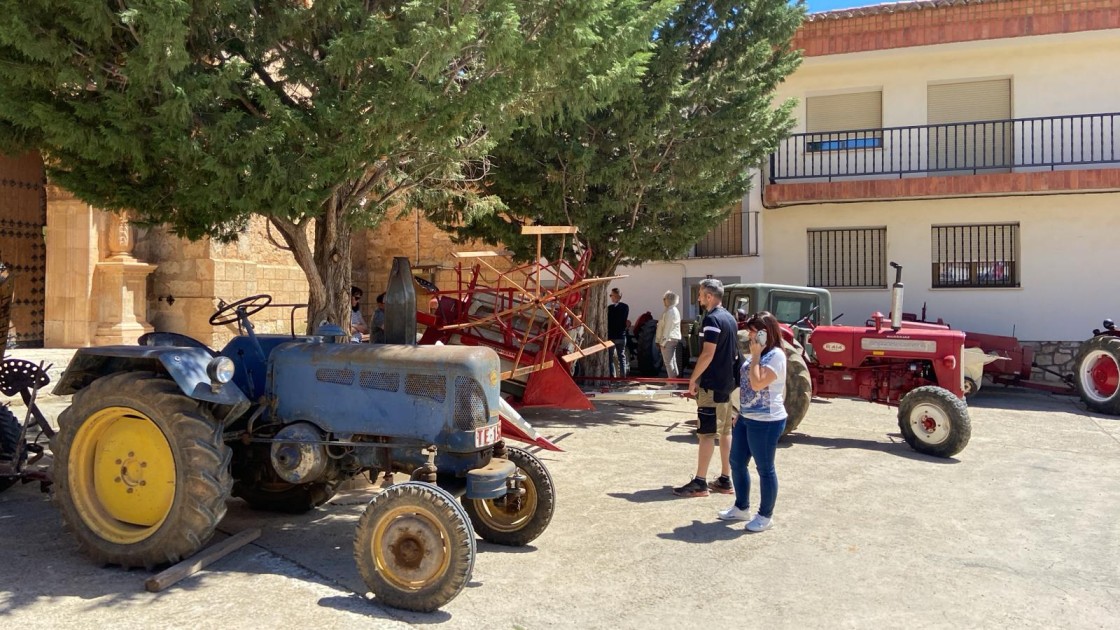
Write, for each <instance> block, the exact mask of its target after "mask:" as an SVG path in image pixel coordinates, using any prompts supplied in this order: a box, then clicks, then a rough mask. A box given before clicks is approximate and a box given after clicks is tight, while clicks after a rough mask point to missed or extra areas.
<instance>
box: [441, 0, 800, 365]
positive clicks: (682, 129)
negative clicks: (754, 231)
mask: <svg viewBox="0 0 1120 630" xmlns="http://www.w3.org/2000/svg"><path fill="white" fill-rule="evenodd" d="M803 16H804V7H803V5H802V4H801V3H798V4H796V5H790V4H789V3H788V2H787V0H749V1H747V2H742V1H741V0H740V1H732V0H720V1H714V2H703V1H695V2H692V1H688V0H686V1H685V2H683V3H681V4H680V5H679V6H678V7H677V8H676V9H675V11H674V12H673V13H672V14H671V16H670V17H669V19H668V20H667V21H666V22H665V23H664V24H662V25H661V26H660V27H659V28H657V29H656V31H654V33H653V51H654V52H653V58H652V59H651V60H650V62H649V68H648V71H647V72H646V73H645V75H644V77H643V79H642V80H641V82H640V83H637V84H635V85H633V86H630V87H628V88H625V89H624V90H623V91H622V92H621V93H620V95H619V97H618V98H617V99H615V100H613V101H612V102H611V103H610V104H609V105H607V106H604V107H602V108H600V109H598V110H596V111H594V112H592V113H590V114H588V115H586V116H582V117H563V116H555V117H552V118H550V119H548V120H547V121H546V122H545V123H544V124H543V125H539V126H533V127H527V128H524V129H522V130H520V131H518V132H517V133H515V134H514V135H513V136H512V137H511V138H510V139H509V140H508V141H506V142H503V143H501V144H500V145H499V146H498V147H497V148H496V149H495V152H494V158H493V159H494V169H493V171H492V173H491V174H490V176H489V177H488V178H486V180H485V182H484V186H483V189H484V191H485V192H486V193H489V194H491V195H493V196H496V197H499V198H501V199H502V200H503V201H504V202H505V207H504V208H498V209H495V211H493V212H490V213H488V214H478V213H472V212H470V211H467V210H466V209H464V208H462V207H455V206H449V207H447V208H445V209H443V211H442V212H437V213H436V214H435V215H434V216H435V217H436V218H437V221H438V222H439V223H441V224H442V226H443V227H445V228H446V229H450V230H454V231H455V232H456V234H457V235H458V237H460V238H464V239H466V238H481V239H484V240H489V241H491V242H494V241H500V242H502V243H505V244H506V245H507V247H509V248H510V249H511V250H512V251H514V252H515V254H517V255H519V256H521V257H523V258H531V257H532V256H531V254H532V249H531V248H532V246H533V243H532V242H529V241H527V240H526V239H524V238H522V237H520V236H519V230H520V226H521V225H523V224H532V223H539V224H564V225H575V226H578V227H579V230H580V233H579V239H580V241H581V242H582V244H583V245H584V246H586V247H590V248H591V250H592V252H593V256H592V260H591V270H590V271H591V273H592V274H594V275H599V276H609V275H613V274H614V272H615V270H616V269H617V268H618V266H619V265H639V264H642V263H644V262H647V261H653V260H672V259H674V258H679V257H680V256H682V255H684V254H685V253H686V252H687V251H688V250H689V248H690V247H692V246H693V244H695V243H696V242H697V241H698V240H700V239H701V238H702V237H703V236H704V235H705V234H706V233H707V232H709V231H710V230H711V229H712V228H714V227H715V226H717V225H719V223H720V222H721V221H722V220H723V219H725V218H726V217H727V216H728V214H729V212H730V211H731V208H732V207H733V206H737V205H738V202H739V201H740V200H741V199H742V197H743V195H744V194H746V193H747V191H748V189H749V186H750V169H751V168H752V167H755V166H758V165H760V164H761V163H762V161H763V160H764V159H765V157H766V156H767V155H768V154H769V153H771V152H772V151H773V150H774V148H775V147H776V146H777V143H778V141H779V140H780V139H781V138H782V136H783V135H784V134H785V133H786V132H788V130H789V129H790V127H791V126H792V124H793V119H792V116H791V109H792V105H793V104H792V103H788V102H787V103H783V104H780V105H778V106H775V105H774V103H773V100H772V93H773V91H774V89H775V87H776V86H777V85H778V84H779V83H780V82H781V81H782V80H783V79H784V78H785V77H786V76H788V75H789V74H790V73H791V72H792V71H793V70H794V69H795V68H796V67H797V65H798V64H799V63H800V54H799V52H798V51H794V50H792V49H791V47H790V40H791V39H792V37H793V35H794V33H795V31H796V30H797V28H798V27H799V26H800V24H801V21H802V19H803ZM588 302H589V303H588V306H587V307H586V308H585V309H584V313H585V314H586V316H587V318H588V324H589V326H590V327H591V328H592V329H593V330H595V331H597V332H598V333H599V335H600V336H601V337H604V338H605V336H606V335H605V331H606V321H605V319H606V318H605V312H606V286H604V285H598V286H596V287H595V288H594V289H593V290H592V291H591V293H590V297H589V300H588ZM600 360H601V357H600ZM600 367H601V366H600Z"/></svg>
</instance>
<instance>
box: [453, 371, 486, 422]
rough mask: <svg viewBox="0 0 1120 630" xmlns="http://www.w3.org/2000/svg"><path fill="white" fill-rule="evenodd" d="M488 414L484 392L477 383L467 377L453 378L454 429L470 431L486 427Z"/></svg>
mask: <svg viewBox="0 0 1120 630" xmlns="http://www.w3.org/2000/svg"><path fill="white" fill-rule="evenodd" d="M489 416H490V414H489V413H488V410H487V408H486V392H484V391H483V390H482V386H481V385H479V384H478V381H476V380H474V379H473V378H470V377H468V376H456V377H455V428H457V429H459V430H460V431H470V430H472V429H477V428H479V427H484V426H486V423H487V422H488V421H489Z"/></svg>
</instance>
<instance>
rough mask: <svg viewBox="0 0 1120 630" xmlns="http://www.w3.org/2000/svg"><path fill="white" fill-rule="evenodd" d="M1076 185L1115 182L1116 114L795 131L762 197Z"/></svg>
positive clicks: (940, 193)
mask: <svg viewBox="0 0 1120 630" xmlns="http://www.w3.org/2000/svg"><path fill="white" fill-rule="evenodd" d="M962 176H963V177H962ZM1083 190H1120V113H1106V114H1076V115H1070V116H1046V117H1036V118H1012V119H1007V120H988V121H976V122H965V123H952V124H939V125H912V126H908V127H885V128H881V129H858V130H851V131H837V132H826V133H799V134H793V135H791V136H790V137H788V138H786V139H785V140H783V141H782V143H781V145H780V146H779V148H778V150H777V151H775V152H774V153H773V154H771V156H770V173H769V185H767V186H766V189H765V191H764V195H765V201H766V205H768V206H771V207H773V206H780V205H790V204H795V203H829V202H833V201H854V200H860V199H889V198H907V197H910V198H913V197H954V196H972V195H1003V194H1041V193H1048V192H1066V191H1083Z"/></svg>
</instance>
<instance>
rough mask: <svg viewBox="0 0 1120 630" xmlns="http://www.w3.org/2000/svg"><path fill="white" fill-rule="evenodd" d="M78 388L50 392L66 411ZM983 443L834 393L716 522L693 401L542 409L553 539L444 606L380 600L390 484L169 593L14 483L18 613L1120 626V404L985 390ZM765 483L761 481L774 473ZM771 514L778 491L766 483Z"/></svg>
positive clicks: (8, 532) (360, 492)
mask: <svg viewBox="0 0 1120 630" xmlns="http://www.w3.org/2000/svg"><path fill="white" fill-rule="evenodd" d="M65 403H66V401H65V400H64V399H61V400H59V399H56V400H51V401H47V402H46V403H45V404H46V406H47V411H48V414H49V415H52V416H53V415H56V414H57V412H58V411H59V410H60V409H61V408H62V407H63V405H64V404H65ZM970 411H971V416H972V422H973V433H972V442H971V443H970V444H969V446H968V447H967V448H966V449H965V450H964V451H963V452H962V453H961V454H960V455H959V456H958V457H957V458H955V459H951V460H941V459H935V458H930V457H926V456H922V455H919V454H917V453H915V452H913V451H912V450H910V448H909V447H908V446H907V445H906V444H905V443H904V442H903V441H902V439H901V437H900V436H899V435H898V428H897V424H896V420H895V410H894V409H890V408H887V407H882V406H878V405H871V404H868V403H862V402H858V401H847V400H834V401H822V400H816V401H814V403H813V405H812V407H811V408H810V412H809V415H808V417H807V418H806V420H805V421H804V423H803V424H802V427H801V429H800V431H799V433H798V434H796V435H794V436H792V437H791V439H789V440H788V441H787V442H785V443H784V444H783V445H782V447H781V448H780V449H779V453H778V457H777V465H778V472H779V476H780V479H781V494H780V496H779V499H778V507H777V511H776V513H775V521H776V523H777V525H776V527H775V528H774V529H773V530H771V531H768V532H765V533H762V534H748V533H746V532H745V531H744V530H743V526H742V523H737V524H727V523H723V522H720V521H718V520H716V518H715V513H716V511H717V510H719V509H721V508H723V507H726V506H727V505H728V504H729V503H730V498H729V497H726V496H722V495H713V496H711V497H708V498H696V499H678V498H676V497H674V496H673V495H672V494H671V493H670V491H669V488H670V487H671V486H673V485H679V484H681V483H683V482H684V481H686V480H687V479H688V477H689V475H690V473H691V470H692V468H693V467H694V465H695V464H694V461H695V455H696V446H695V438H694V437H693V436H692V435H691V434H690V432H689V430H688V428H687V427H685V426H684V425H683V424H682V423H683V421H684V420H687V419H689V418H691V417H693V408H692V406H691V405H690V404H689V403H688V402H686V401H679V400H678V401H670V402H658V403H646V404H639V403H635V404H630V403H626V404H611V403H600V404H599V409H598V410H597V411H594V412H579V413H571V412H556V411H548V412H544V411H530V412H528V413H527V418H528V419H529V420H530V421H531V422H533V423H534V424H535V425H536V426H537V427H538V429H540V430H541V431H542V432H543V433H544V434H546V435H548V436H550V437H552V438H553V439H555V440H558V443H559V444H560V445H561V446H563V447H564V448H565V449H567V451H566V452H564V453H538V455H539V456H540V457H541V458H542V459H543V460H544V461H545V463H546V465H547V466H548V467H549V470H550V471H551V473H552V475H553V478H554V480H555V482H556V486H557V491H558V506H557V511H556V515H555V518H554V519H553V522H552V524H551V526H550V527H549V529H548V530H547V531H546V532H545V533H544V534H543V535H542V536H541V537H540V538H538V539H537V540H536V541H534V543H533V544H532V545H530V546H529V547H526V548H522V549H510V548H502V547H497V546H494V545H489V544H487V543H480V545H479V555H478V559H477V563H476V567H475V572H474V576H473V580H472V582H471V583H470V585H469V586H468V587H467V589H465V590H464V592H463V593H462V594H461V595H460V596H459V597H458V598H457V599H455V600H454V601H452V602H451V603H450V604H448V605H447V606H446V607H445V608H444V609H443V610H442V611H439V612H437V613H433V614H416V613H407V612H402V611H396V610H392V609H387V608H383V607H380V606H378V605H377V603H376V601H371V600H367V599H365V598H364V597H363V596H362V595H361V593H363V592H364V590H365V589H364V586H363V584H362V583H361V580H360V578H359V577H358V574H357V571H356V569H355V567H354V564H353V559H352V557H351V549H352V541H351V538H352V535H353V530H354V526H355V524H356V522H357V518H358V516H359V515H360V514H361V511H362V509H363V506H364V503H365V502H366V501H368V498H369V496H371V494H370V493H372V492H374V491H376V490H375V489H373V488H368V487H364V488H363V487H359V488H356V489H352V490H350V491H348V492H345V493H343V494H342V495H340V496H339V497H336V499H335V500H334V501H333V502H332V504H330V505H328V506H327V507H326V508H324V509H320V510H316V511H314V512H312V513H310V514H307V515H303V516H298V517H291V516H285V515H268V514H261V513H259V512H253V511H251V510H248V509H247V508H246V507H245V505H244V504H243V503H242V502H240V501H238V500H231V501H230V511H229V515H228V516H227V518H226V520H225V521H224V522H223V524H222V529H223V530H224V531H227V532H233V531H238V530H240V529H242V528H245V527H250V526H256V527H261V528H262V529H263V535H262V537H261V538H260V539H259V540H258V541H257V542H256V543H255V544H253V545H250V546H248V547H246V548H243V549H241V550H240V551H237V552H235V553H233V554H231V555H230V556H228V557H226V558H225V559H224V560H222V561H219V562H218V563H216V564H214V565H212V566H211V567H210V568H209V569H207V570H204V571H203V572H201V573H200V574H198V575H196V576H193V577H191V578H188V579H186V580H184V581H182V582H180V583H179V584H177V585H175V586H173V587H171V588H170V589H169V590H168V591H166V592H164V593H160V594H150V593H146V592H145V591H144V590H143V581H144V579H146V578H147V577H148V576H149V575H150V573H149V572H146V571H138V570H134V571H124V570H121V569H117V568H97V567H93V566H91V565H90V564H89V563H87V562H86V561H85V560H84V559H83V558H82V557H81V556H80V555H79V554H78V552H77V549H76V545H75V544H74V542H73V539H72V538H71V537H70V536H69V534H67V533H66V532H65V531H63V529H62V527H61V524H60V522H59V519H58V517H57V513H56V511H55V510H54V508H53V507H52V506H51V505H50V504H49V502H48V501H47V499H46V497H45V496H44V495H40V494H39V493H38V492H37V489H36V488H35V487H33V486H22V487H17V488H13V489H11V490H8V491H7V492H5V493H3V494H0V532H2V533H3V540H4V541H5V544H4V545H3V546H2V547H0V565H2V566H3V567H4V569H3V571H0V591H2V592H0V619H3V623H4V625H5V626H11V627H18V626H31V627H51V628H88V627H105V626H108V625H127V626H134V627H135V626H147V625H153V624H157V623H158V625H160V626H161V627H167V628H192V629H194V628H198V629H201V628H218V627H221V628H231V627H233V628H265V627H276V626H288V627H298V626H302V625H315V626H317V627H326V628H348V627H359V626H361V627H369V626H371V625H372V626H373V627H378V628H382V627H384V628H394V627H404V626H409V625H412V626H428V625H438V626H439V627H441V628H479V627H483V626H489V627H499V628H501V627H508V628H556V627H562V628H650V627H706V626H717V627H718V626H720V625H734V626H745V627H778V628H805V627H827V628H836V627H859V628H863V627H872V626H878V627H886V628H896V627H897V628H901V627H906V628H914V627H918V628H927V627H928V628H943V627H944V628H949V627H953V628H956V627H991V628H995V627H1000V628H1003V627H1017V628H1023V627H1026V628H1030V627H1047V628H1051V627H1063V628H1065V627H1069V628H1113V627H1117V626H1118V625H1120V524H1118V518H1117V517H1118V516H1120V484H1117V482H1116V480H1117V479H1118V478H1120V418H1112V417H1107V416H1101V415H1096V414H1091V413H1088V412H1086V411H1085V410H1084V408H1083V407H1082V406H1081V405H1080V403H1078V402H1077V401H1076V399H1074V398H1070V397H1059V396H1049V395H1044V394H1038V393H1034V392H1027V391H1022V390H1003V389H1000V388H985V389H984V390H982V391H981V393H980V394H979V395H978V396H977V397H976V398H975V399H974V400H973V401H972V402H971V407H970ZM756 485H757V484H756ZM752 491H753V497H752V503H753V504H755V505H757V487H756V488H752Z"/></svg>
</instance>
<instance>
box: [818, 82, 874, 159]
mask: <svg viewBox="0 0 1120 630" xmlns="http://www.w3.org/2000/svg"><path fill="white" fill-rule="evenodd" d="M882 126H883V93H882V92H881V91H879V90H876V91H873V92H852V93H848V94H829V95H827V96H810V97H808V98H806V99H805V130H806V131H808V132H809V133H811V134H814V135H811V136H806V140H805V150H806V151H810V152H816V151H847V150H851V149H878V148H881V147H882V146H883V132H882V130H881V129H880V128H881V127H882ZM818 132H819V135H818Z"/></svg>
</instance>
